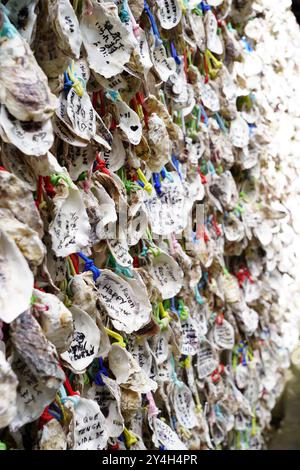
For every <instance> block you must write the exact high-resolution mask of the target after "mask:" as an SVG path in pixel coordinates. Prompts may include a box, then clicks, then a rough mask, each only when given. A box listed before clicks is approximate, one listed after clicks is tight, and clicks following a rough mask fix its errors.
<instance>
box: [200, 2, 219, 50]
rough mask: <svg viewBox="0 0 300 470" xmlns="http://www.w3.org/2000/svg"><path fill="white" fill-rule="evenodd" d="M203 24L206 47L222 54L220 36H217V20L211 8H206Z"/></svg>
mask: <svg viewBox="0 0 300 470" xmlns="http://www.w3.org/2000/svg"><path fill="white" fill-rule="evenodd" d="M204 24H205V31H206V39H207V48H208V49H209V50H210V51H211V52H214V53H215V54H219V55H220V54H222V53H223V44H222V41H221V39H220V37H219V36H218V21H217V18H216V16H215V15H214V14H213V12H212V11H211V10H208V11H207V12H206V13H205V17H204Z"/></svg>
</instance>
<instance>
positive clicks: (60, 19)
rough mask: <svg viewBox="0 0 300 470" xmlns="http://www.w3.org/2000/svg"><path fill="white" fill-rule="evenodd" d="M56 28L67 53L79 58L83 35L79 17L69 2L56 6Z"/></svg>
mask: <svg viewBox="0 0 300 470" xmlns="http://www.w3.org/2000/svg"><path fill="white" fill-rule="evenodd" d="M53 16H54V17H55V19H56V21H55V22H54V25H53V26H54V28H55V30H56V32H57V34H58V36H59V38H60V42H62V43H63V50H64V52H65V53H67V54H70V55H72V56H74V57H75V58H78V57H79V55H80V47H81V42H82V41H81V33H80V28H79V23H78V19H77V16H76V14H75V12H74V10H73V8H72V6H71V3H70V1H69V0H59V2H56V4H54V11H53Z"/></svg>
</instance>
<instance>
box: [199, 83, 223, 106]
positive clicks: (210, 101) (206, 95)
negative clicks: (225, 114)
mask: <svg viewBox="0 0 300 470" xmlns="http://www.w3.org/2000/svg"><path fill="white" fill-rule="evenodd" d="M200 91H201V100H202V102H203V104H204V106H205V107H206V108H208V109H210V111H213V112H214V113H215V112H217V111H219V110H220V100H219V97H218V95H217V93H216V92H215V91H214V90H213V89H212V87H211V86H210V84H209V83H204V82H201V83H200Z"/></svg>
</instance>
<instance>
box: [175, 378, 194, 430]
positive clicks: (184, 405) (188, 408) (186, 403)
mask: <svg viewBox="0 0 300 470" xmlns="http://www.w3.org/2000/svg"><path fill="white" fill-rule="evenodd" d="M172 398H173V400H172V401H173V406H174V410H175V413H176V418H177V419H178V421H179V423H180V424H181V426H183V427H185V428H186V429H192V428H194V427H195V426H196V425H197V419H196V414H195V413H196V410H195V404H194V400H193V396H192V393H191V391H190V389H189V387H188V386H187V385H185V383H183V382H182V383H181V385H180V387H179V386H176V385H175V386H174V390H173V397H172Z"/></svg>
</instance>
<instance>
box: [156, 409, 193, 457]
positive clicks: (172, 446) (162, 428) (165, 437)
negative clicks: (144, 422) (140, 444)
mask: <svg viewBox="0 0 300 470" xmlns="http://www.w3.org/2000/svg"><path fill="white" fill-rule="evenodd" d="M149 424H150V427H151V428H152V429H153V433H154V434H153V439H154V443H155V441H156V440H157V441H158V442H159V443H160V444H162V445H163V446H164V447H165V448H166V450H187V447H186V446H185V444H183V442H182V441H181V440H180V439H179V437H178V435H177V434H176V432H175V431H173V430H172V429H171V428H170V426H168V425H167V424H166V423H165V422H164V421H162V420H161V419H158V418H156V417H154V418H149Z"/></svg>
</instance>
